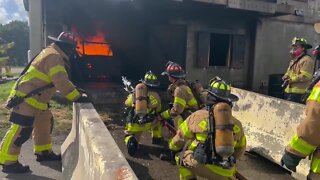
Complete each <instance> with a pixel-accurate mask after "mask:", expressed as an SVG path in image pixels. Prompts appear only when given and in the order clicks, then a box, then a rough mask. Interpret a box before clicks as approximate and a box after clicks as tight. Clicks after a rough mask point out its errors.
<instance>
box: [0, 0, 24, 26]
mask: <svg viewBox="0 0 320 180" xmlns="http://www.w3.org/2000/svg"><path fill="white" fill-rule="evenodd" d="M13 20H22V21H27V20H28V13H27V12H26V11H25V9H24V5H23V0H0V24H7V23H9V22H11V21H13Z"/></svg>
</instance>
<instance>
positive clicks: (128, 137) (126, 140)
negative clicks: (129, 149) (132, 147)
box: [124, 135, 134, 144]
mask: <svg viewBox="0 0 320 180" xmlns="http://www.w3.org/2000/svg"><path fill="white" fill-rule="evenodd" d="M131 137H134V136H133V135H130V136H126V137H125V138H124V142H125V143H126V144H128V141H129V139H130V138H131Z"/></svg>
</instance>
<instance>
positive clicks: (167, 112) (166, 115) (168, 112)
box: [161, 109, 170, 119]
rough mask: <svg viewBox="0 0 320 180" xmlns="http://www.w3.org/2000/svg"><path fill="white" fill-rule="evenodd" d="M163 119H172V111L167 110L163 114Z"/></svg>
mask: <svg viewBox="0 0 320 180" xmlns="http://www.w3.org/2000/svg"><path fill="white" fill-rule="evenodd" d="M161 117H162V118H164V119H170V110H169V109H168V110H165V111H163V112H162V113H161Z"/></svg>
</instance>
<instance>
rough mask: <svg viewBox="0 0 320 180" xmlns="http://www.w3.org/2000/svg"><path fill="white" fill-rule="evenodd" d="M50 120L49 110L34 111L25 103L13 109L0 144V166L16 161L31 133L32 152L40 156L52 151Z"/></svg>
mask: <svg viewBox="0 0 320 180" xmlns="http://www.w3.org/2000/svg"><path fill="white" fill-rule="evenodd" d="M51 120H52V114H51V112H50V111H49V110H46V111H40V110H37V109H34V108H33V107H31V106H30V105H28V104H26V103H25V102H23V103H21V104H19V105H18V106H16V107H14V108H13V110H12V113H11V115H10V119H9V121H10V122H11V127H10V129H9V130H8V131H7V133H6V135H5V136H4V138H3V139H2V142H1V144H0V164H5V165H9V164H13V163H15V162H17V161H18V158H19V154H20V150H21V146H22V144H23V143H25V142H26V141H27V140H28V139H29V138H30V136H31V134H32V132H33V140H34V152H35V154H41V153H42V152H44V151H49V152H50V151H52V143H51V134H50V129H51Z"/></svg>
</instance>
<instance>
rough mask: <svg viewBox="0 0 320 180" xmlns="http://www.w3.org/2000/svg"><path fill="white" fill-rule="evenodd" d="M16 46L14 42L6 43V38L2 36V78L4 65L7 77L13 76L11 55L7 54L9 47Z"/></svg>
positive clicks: (0, 55) (0, 51) (0, 63)
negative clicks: (10, 63)
mask: <svg viewBox="0 0 320 180" xmlns="http://www.w3.org/2000/svg"><path fill="white" fill-rule="evenodd" d="M13 47H14V42H11V43H6V41H5V40H3V39H2V38H0V79H1V78H2V75H3V74H2V67H3V68H4V69H5V71H6V73H5V74H4V75H6V76H7V77H12V74H11V68H10V65H9V62H8V61H9V56H8V55H7V52H8V50H9V49H11V48H13Z"/></svg>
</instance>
